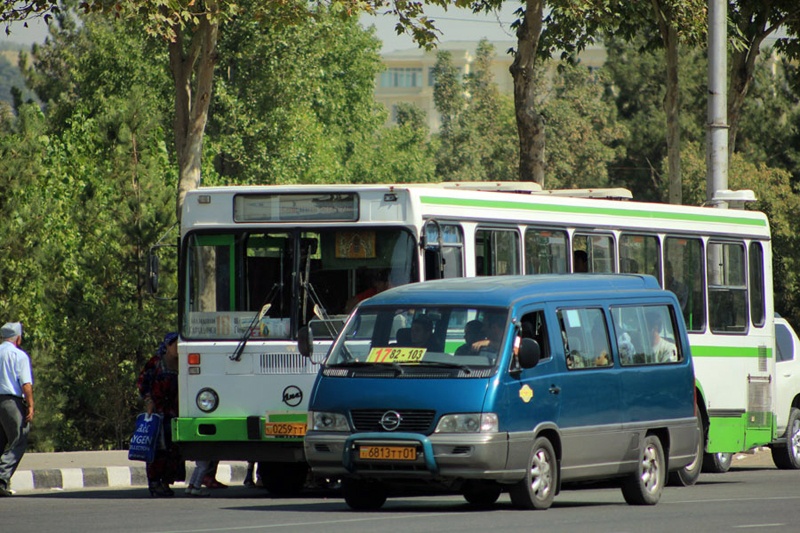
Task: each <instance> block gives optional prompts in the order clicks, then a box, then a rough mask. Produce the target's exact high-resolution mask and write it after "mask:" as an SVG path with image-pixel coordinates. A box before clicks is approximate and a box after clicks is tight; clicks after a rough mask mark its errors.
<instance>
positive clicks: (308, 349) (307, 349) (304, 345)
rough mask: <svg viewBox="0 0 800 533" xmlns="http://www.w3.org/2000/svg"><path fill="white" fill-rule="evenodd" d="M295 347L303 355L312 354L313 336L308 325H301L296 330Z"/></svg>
mask: <svg viewBox="0 0 800 533" xmlns="http://www.w3.org/2000/svg"><path fill="white" fill-rule="evenodd" d="M297 349H298V350H299V351H300V355H302V356H303V357H311V356H312V355H313V354H314V336H313V335H312V334H311V328H310V327H308V326H303V327H301V328H300V329H299V330H298V331H297Z"/></svg>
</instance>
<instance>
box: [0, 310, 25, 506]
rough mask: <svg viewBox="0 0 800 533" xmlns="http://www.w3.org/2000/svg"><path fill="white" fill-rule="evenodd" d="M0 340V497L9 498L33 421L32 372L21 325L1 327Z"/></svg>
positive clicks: (17, 323) (14, 324)
mask: <svg viewBox="0 0 800 533" xmlns="http://www.w3.org/2000/svg"><path fill="white" fill-rule="evenodd" d="M0 337H2V341H3V342H2V344H0V452H2V455H0V496H11V495H12V494H13V493H12V492H11V490H10V489H9V484H10V483H11V476H13V475H14V472H15V471H16V470H17V465H19V462H20V460H22V456H23V455H24V454H25V448H26V447H27V445H28V430H29V429H30V422H31V421H32V420H33V373H32V372H31V361H30V359H29V358H28V354H26V353H25V352H23V351H22V350H20V348H19V345H20V343H21V342H22V324H20V323H19V322H8V323H6V324H4V325H3V327H2V328H0Z"/></svg>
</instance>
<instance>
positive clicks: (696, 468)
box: [667, 418, 706, 487]
mask: <svg viewBox="0 0 800 533" xmlns="http://www.w3.org/2000/svg"><path fill="white" fill-rule="evenodd" d="M697 425H698V429H699V430H700V438H699V439H698V442H697V455H695V458H694V461H692V462H691V463H689V464H688V465H686V466H684V467H683V468H681V469H680V470H676V471H674V472H670V473H669V477H668V478H667V483H668V484H669V485H670V486H672V487H691V486H692V485H694V484H695V483H697V480H698V479H699V478H700V472H702V471H703V467H704V465H705V454H704V453H703V450H705V447H706V444H705V443H706V435H705V431H704V430H703V419H702V418H698V419H697Z"/></svg>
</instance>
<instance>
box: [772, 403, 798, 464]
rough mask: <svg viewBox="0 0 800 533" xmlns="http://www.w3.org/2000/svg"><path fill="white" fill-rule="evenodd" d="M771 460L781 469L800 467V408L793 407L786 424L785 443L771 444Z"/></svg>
mask: <svg viewBox="0 0 800 533" xmlns="http://www.w3.org/2000/svg"><path fill="white" fill-rule="evenodd" d="M772 460H773V461H774V462H775V466H777V467H778V468H780V469H781V470H797V469H800V410H798V409H796V408H794V407H792V410H791V411H790V412H789V423H788V424H787V425H786V444H780V445H773V446H772Z"/></svg>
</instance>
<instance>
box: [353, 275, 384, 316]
mask: <svg viewBox="0 0 800 533" xmlns="http://www.w3.org/2000/svg"><path fill="white" fill-rule="evenodd" d="M368 275H369V274H368ZM389 288H391V285H390V283H389V271H388V270H379V271H378V272H374V273H372V274H371V277H370V286H369V287H367V288H366V289H364V290H363V291H361V292H359V293H358V294H356V295H354V296H352V297H351V298H350V299H349V300H347V311H348V312H349V311H351V310H352V309H353V308H354V307H355V306H356V304H357V303H358V302H360V301H362V300H366V299H367V298H370V297H372V296H375V295H376V294H378V293H380V292H383V291H385V290H386V289H389Z"/></svg>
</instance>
